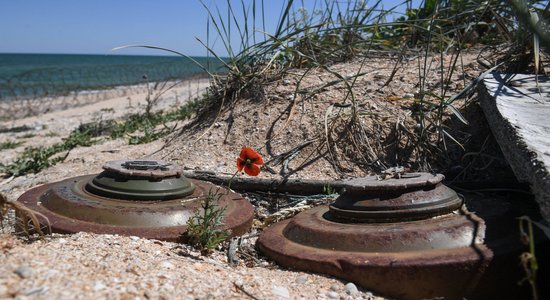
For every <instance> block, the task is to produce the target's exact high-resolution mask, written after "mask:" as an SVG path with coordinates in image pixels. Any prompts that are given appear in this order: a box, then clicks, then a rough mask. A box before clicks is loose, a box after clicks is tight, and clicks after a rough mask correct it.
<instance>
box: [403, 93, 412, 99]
mask: <svg viewBox="0 0 550 300" xmlns="http://www.w3.org/2000/svg"><path fill="white" fill-rule="evenodd" d="M403 98H405V99H410V98H414V94H413V93H405V95H403Z"/></svg>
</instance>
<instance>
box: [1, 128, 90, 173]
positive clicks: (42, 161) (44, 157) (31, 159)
mask: <svg viewBox="0 0 550 300" xmlns="http://www.w3.org/2000/svg"><path fill="white" fill-rule="evenodd" d="M95 143H96V140H93V139H92V136H91V133H90V131H89V130H80V129H76V130H74V131H73V132H71V134H70V135H69V136H68V137H67V138H65V139H64V140H63V142H61V143H57V144H54V145H52V146H49V147H28V148H26V149H25V151H23V153H22V154H21V155H20V156H19V157H17V159H16V160H15V161H13V162H11V163H9V164H7V165H3V164H0V172H3V173H6V174H7V175H9V176H16V177H17V176H22V175H25V174H28V173H38V172H40V171H42V170H43V169H46V168H49V167H51V166H53V165H55V164H57V163H58V162H60V161H63V160H64V159H65V157H67V155H68V151H70V150H72V149H74V148H76V147H78V146H82V147H89V146H91V145H93V144H95ZM63 151H67V153H66V154H65V155H58V156H56V154H58V153H60V152H63Z"/></svg>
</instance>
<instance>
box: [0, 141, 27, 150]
mask: <svg viewBox="0 0 550 300" xmlns="http://www.w3.org/2000/svg"><path fill="white" fill-rule="evenodd" d="M22 143H23V142H21V141H5V142H2V143H0V150H7V149H15V148H17V147H19V145H21V144H22Z"/></svg>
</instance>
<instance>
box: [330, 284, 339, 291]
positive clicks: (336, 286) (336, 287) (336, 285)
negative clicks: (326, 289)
mask: <svg viewBox="0 0 550 300" xmlns="http://www.w3.org/2000/svg"><path fill="white" fill-rule="evenodd" d="M330 290H331V291H335V292H337V291H338V290H340V285H338V284H333V285H331V286H330Z"/></svg>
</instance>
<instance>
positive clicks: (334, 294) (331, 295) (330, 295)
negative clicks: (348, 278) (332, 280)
mask: <svg viewBox="0 0 550 300" xmlns="http://www.w3.org/2000/svg"><path fill="white" fill-rule="evenodd" d="M327 297H328V298H329V299H340V295H339V294H338V293H337V292H335V291H329V292H328V293H327Z"/></svg>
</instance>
